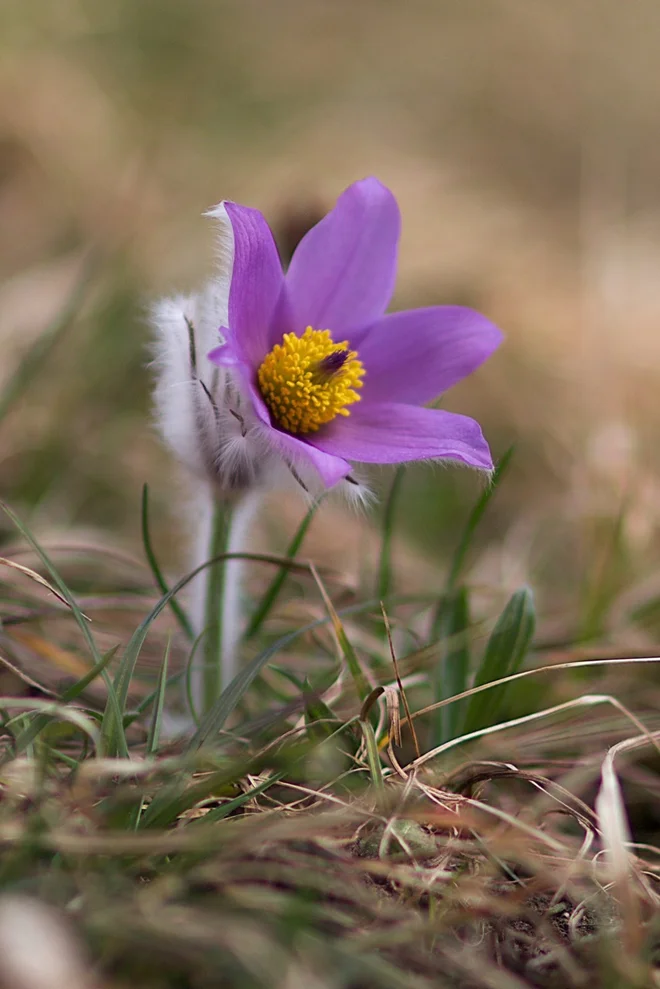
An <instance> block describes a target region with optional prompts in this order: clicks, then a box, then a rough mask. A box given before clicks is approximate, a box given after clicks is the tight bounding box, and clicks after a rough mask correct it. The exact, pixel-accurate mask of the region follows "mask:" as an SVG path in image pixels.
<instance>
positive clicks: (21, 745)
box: [14, 646, 119, 755]
mask: <svg viewBox="0 0 660 989" xmlns="http://www.w3.org/2000/svg"><path fill="white" fill-rule="evenodd" d="M118 649H119V646H113V648H112V649H109V650H108V651H107V652H106V653H104V654H103V656H101V659H100V661H99V662H98V663H97V664H96V666H93V667H92V669H91V670H89V671H88V672H87V673H86V674H85V676H84V677H81V678H80V679H79V680H78V681H77V682H76V683H73V684H72V685H71V686H70V687H68V688H67V689H66V690H64V691H63V692H62V693H61V694H60V697H59V700H60V703H63V704H68V703H69V702H70V701H73V700H75V699H76V697H79V696H80V694H82V692H83V691H84V690H86V689H87V687H88V686H89V685H90V683H92V681H93V680H96V678H97V677H98V676H101V674H102V673H103V671H104V670H105V668H106V667H107V666H108V664H109V663H110V662H111V661H112V659H113V657H114V656H115V655H116V653H117V650H118ZM49 721H50V717H49V716H48V715H39V716H38V717H37V718H35V719H34V721H33V722H32V724H31V725H29V726H28V727H27V728H25V729H24V730H23V731H22V732H21V733H20V735H19V736H18V737H17V739H16V742H15V745H14V749H15V753H16V755H20V754H21V752H24V751H25V749H26V748H27V747H28V745H30V744H31V743H32V742H33V741H34V740H35V738H36V737H37V735H38V734H39V733H40V732H41V731H42V729H43V728H45V726H46V725H47V724H48V722H49Z"/></svg>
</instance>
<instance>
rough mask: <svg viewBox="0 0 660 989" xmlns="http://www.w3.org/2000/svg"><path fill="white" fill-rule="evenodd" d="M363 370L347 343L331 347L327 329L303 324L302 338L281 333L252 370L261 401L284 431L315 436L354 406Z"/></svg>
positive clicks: (331, 342)
mask: <svg viewBox="0 0 660 989" xmlns="http://www.w3.org/2000/svg"><path fill="white" fill-rule="evenodd" d="M363 375H364V367H363V366H362V363H361V362H360V361H359V360H358V359H357V352H356V351H355V350H349V346H348V341H347V340H344V342H343V343H335V342H334V341H333V339H332V336H331V334H330V330H313V329H312V327H311V326H308V327H307V329H306V330H305V332H304V333H303V335H302V336H301V337H299V336H296V334H295V333H285V334H284V336H283V338H282V343H278V344H276V345H275V346H274V347H273V349H272V350H271V351H270V353H269V354H266V357H265V358H264V361H263V363H262V364H261V367H260V368H259V370H258V371H257V378H258V380H259V387H260V389H261V394H262V396H263V399H264V402H265V403H266V405H267V406H268V409H269V411H270V414H271V415H272V416H273V418H274V419H275V420H276V422H277V424H278V426H280V427H281V428H282V429H284V430H286V432H287V433H293V434H298V433H315V432H316V430H317V429H319V428H320V427H321V426H323V425H324V424H325V423H326V422H330V421H331V420H332V419H334V418H335V416H337V415H340V416H347V415H350V412H349V411H348V409H347V408H346V406H347V405H352V403H353V402H359V401H360V396H359V395H358V393H357V392H356V391H355V390H354V389H356V388H361V387H362V380H361V379H362V376H363Z"/></svg>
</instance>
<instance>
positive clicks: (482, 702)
mask: <svg viewBox="0 0 660 989" xmlns="http://www.w3.org/2000/svg"><path fill="white" fill-rule="evenodd" d="M535 626H536V611H535V608H534V598H533V595H532V592H531V590H530V589H529V588H528V587H523V588H522V589H521V590H519V591H516V593H515V594H513V595H512V596H511V598H510V599H509V601H508V603H507V605H506V607H505V608H504V611H503V612H502V614H501V615H500V617H499V618H498V620H497V623H496V625H495V628H494V629H493V631H492V633H491V636H490V638H489V640H488V644H487V646H486V651H485V653H484V657H483V659H482V661H481V665H480V667H479V669H478V670H477V675H476V677H475V681H474V686H475V687H481V686H483V685H484V684H486V683H492V682H493V680H500V679H501V678H502V677H506V676H510V675H511V674H513V673H517V672H518V670H519V669H520V667H521V666H522V663H523V660H524V658H525V656H526V654H527V650H528V649H529V646H530V644H531V641H532V638H533V636H534V629H535ZM505 692H506V687H496V688H493V690H490V691H488V692H487V693H480V694H475V695H474V696H473V697H471V698H470V701H469V703H468V708H467V712H466V715H465V721H464V723H463V732H464V733H468V732H472V731H478V730H479V729H481V728H487V727H489V726H490V725H492V724H495V722H496V721H497V715H498V712H499V710H500V708H501V705H502V700H503V698H504V695H505ZM456 706H457V705H452V707H456Z"/></svg>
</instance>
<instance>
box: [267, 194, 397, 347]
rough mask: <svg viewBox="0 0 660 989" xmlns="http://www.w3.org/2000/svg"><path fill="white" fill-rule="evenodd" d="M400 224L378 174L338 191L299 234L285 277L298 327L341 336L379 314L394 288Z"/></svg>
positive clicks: (300, 330)
mask: <svg viewBox="0 0 660 989" xmlns="http://www.w3.org/2000/svg"><path fill="white" fill-rule="evenodd" d="M400 226H401V220H400V216H399V207H398V206H397V202H396V199H395V198H394V196H393V195H392V193H391V192H390V191H389V189H386V188H385V186H384V185H382V184H381V183H380V182H379V181H378V180H377V179H374V178H369V179H363V180H362V181H361V182H356V183H355V184H354V185H352V186H349V188H348V189H346V191H345V192H344V193H342V195H341V196H340V197H339V199H338V200H337V205H336V206H335V208H334V209H333V210H331V211H330V213H328V215H327V216H325V217H324V218H323V219H322V220H321V222H320V223H317V225H316V226H315V227H313V228H312V229H311V230H310V231H309V233H307V234H306V235H305V236H304V237H303V239H302V241H301V242H300V244H299V245H298V247H297V249H296V252H295V254H294V256H293V259H292V261H291V266H290V268H289V271H288V274H287V276H286V283H287V290H288V295H289V299H290V301H291V305H292V309H293V316H294V320H295V324H294V325H295V329H296V331H297V332H302V331H303V330H304V329H305V327H307V326H312V327H314V329H317V330H331V331H332V333H333V336H334V338H335V340H341V339H342V337H344V336H345V335H348V334H351V333H352V332H353V331H359V330H360V329H361V328H362V327H363V326H367V325H370V324H371V323H374V322H375V321H376V320H377V319H379V318H380V317H381V316H382V315H383V313H384V312H385V310H386V308H387V306H388V303H389V301H390V299H391V297H392V292H393V291H394V281H395V278H396V258H397V245H398V241H399V231H400ZM352 342H353V341H352Z"/></svg>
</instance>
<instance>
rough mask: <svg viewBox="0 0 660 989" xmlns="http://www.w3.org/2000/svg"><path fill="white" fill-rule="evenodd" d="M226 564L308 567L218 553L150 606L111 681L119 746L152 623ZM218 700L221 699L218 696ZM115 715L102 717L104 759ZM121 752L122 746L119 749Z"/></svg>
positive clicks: (111, 750)
mask: <svg viewBox="0 0 660 989" xmlns="http://www.w3.org/2000/svg"><path fill="white" fill-rule="evenodd" d="M227 560H254V561H256V562H258V563H269V564H273V565H276V566H282V563H283V562H286V565H287V566H289V567H292V568H295V569H298V570H301V571H302V572H305V573H307V572H308V571H309V566H303V565H301V564H299V563H296V562H295V561H293V560H289V561H283V560H282V557H279V556H272V555H270V554H266V553H222V554H220V556H218V557H214V558H213V559H211V560H206V561H205V562H204V563H202V564H200V565H199V566H198V567H196V568H195V569H194V570H192V571H191V572H190V573H188V574H186V575H185V576H184V577H182V578H181V580H179V581H177V583H176V584H175V585H174V587H171V588H170V590H169V591H168V592H167V594H164V595H163V596H162V597H161V599H160V600H159V601H158V602H157V603H156V604H155V605H154V607H153V608H152V609H151V611H150V612H149V614H148V615H147V617H146V618H145V619H144V621H142V622H141V623H140V624H139V625H138V627H137V628H136V630H135V632H134V633H133V635H132V636H131V638H130V641H129V642H128V645H127V646H126V649H125V650H124V655H123V657H122V659H121V662H120V664H119V668H118V669H117V673H116V674H115V679H114V690H115V696H116V700H117V704H118V710H119V712H120V714H119V718H120V721H119V725H120V727H121V736H120V738H119V742H121V737H122V736H123V737H124V738H125V736H124V731H123V724H122V723H121V719H122V713H121V712H123V711H124V710H125V708H126V702H127V699H128V690H129V687H130V683H131V680H132V679H133V674H134V672H135V667H136V664H137V661H138V658H139V656H140V652H141V650H142V646H143V645H144V641H145V639H146V637H147V635H148V634H149V629H150V628H151V626H152V624H153V622H154V621H155V620H156V618H158V616H159V615H160V614H161V612H162V611H163V610H164V609H165V608H166V607H167V606H168V604H169V602H170V600H171V599H172V598H173V597H174V596H175V595H176V594H178V593H179V591H181V590H183V588H184V587H186V585H187V584H189V583H190V581H191V580H193V579H194V578H195V577H196V576H197V575H198V574H200V573H201V572H202V571H203V570H205V569H206V568H207V567H210V566H213V565H214V564H216V563H222V562H224V561H227ZM221 696H222V695H221ZM114 719H115V713H114V711H113V710H112V709H110V708H109V707H106V710H105V712H104V715H103V726H102V729H101V736H102V738H103V741H104V745H105V746H107V749H106V750H105V754H106V755H117V754H119V751H118V748H117V744H118V739H117V738H116V737H115V732H116V728H115V726H114ZM122 751H123V746H122Z"/></svg>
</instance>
